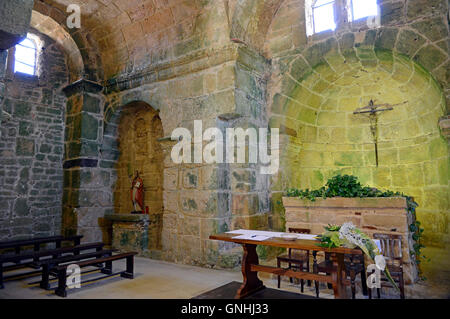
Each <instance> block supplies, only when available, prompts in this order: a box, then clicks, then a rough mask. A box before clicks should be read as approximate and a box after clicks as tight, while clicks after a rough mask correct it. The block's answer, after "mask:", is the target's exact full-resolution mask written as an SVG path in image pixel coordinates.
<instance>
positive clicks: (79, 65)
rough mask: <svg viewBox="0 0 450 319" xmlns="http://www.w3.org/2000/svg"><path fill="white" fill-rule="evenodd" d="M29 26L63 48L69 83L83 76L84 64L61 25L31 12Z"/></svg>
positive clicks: (74, 44) (72, 41) (35, 12)
mask: <svg viewBox="0 0 450 319" xmlns="http://www.w3.org/2000/svg"><path fill="white" fill-rule="evenodd" d="M30 26H31V27H32V28H34V29H36V30H38V31H39V32H41V33H43V34H45V35H47V36H48V37H50V38H51V39H53V40H54V41H55V42H57V43H58V44H59V45H60V46H61V47H62V48H63V50H64V53H65V54H66V56H67V66H68V68H69V74H70V78H69V83H72V82H74V81H76V80H78V79H79V78H81V77H82V76H83V72H84V63H83V58H82V57H81V53H80V50H79V49H78V47H77V45H76V43H75V41H74V40H73V38H72V37H71V36H70V35H69V33H68V32H67V31H66V30H65V29H64V28H63V27H61V25H59V24H58V23H57V22H56V21H55V20H53V19H52V18H51V17H49V16H45V15H43V14H41V13H39V12H37V11H35V10H33V12H32V15H31V22H30Z"/></svg>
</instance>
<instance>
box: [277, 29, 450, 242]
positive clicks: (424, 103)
mask: <svg viewBox="0 0 450 319" xmlns="http://www.w3.org/2000/svg"><path fill="white" fill-rule="evenodd" d="M379 32H380V31H379ZM385 32H389V31H385ZM371 34H372V36H371ZM369 39H372V42H370V41H369ZM346 41H348V42H346ZM390 42H391V43H392V44H394V43H397V45H398V43H399V42H398V41H394V40H392V38H391V40H390ZM388 43H389V41H388V39H387V38H384V40H383V37H382V36H380V35H379V33H377V34H375V33H371V32H369V33H367V34H366V37H365V38H364V41H363V42H362V43H360V44H359V45H354V41H353V37H352V36H350V34H349V36H347V37H344V38H340V39H335V38H330V39H328V40H326V41H323V42H321V43H319V44H317V45H314V46H312V47H310V48H308V49H306V50H304V51H303V52H302V54H301V55H299V56H297V57H296V58H295V59H294V60H293V61H292V64H291V65H290V71H289V72H287V74H285V75H284V76H283V78H282V80H281V81H280V82H279V83H278V84H279V87H278V88H281V89H280V90H279V91H278V92H277V93H275V94H274V95H273V100H272V102H273V103H272V105H271V110H270V113H271V116H270V117H271V119H270V121H271V123H270V125H271V126H272V127H279V128H280V129H281V131H282V132H283V133H284V143H285V147H284V148H283V147H282V149H285V150H286V151H285V152H284V154H283V155H282V159H281V165H280V166H281V167H283V169H282V170H281V172H280V174H279V178H278V179H275V183H274V184H273V185H272V189H273V190H276V191H282V190H285V189H286V188H288V187H301V188H310V189H311V188H319V187H321V186H323V184H324V183H325V182H326V180H327V179H328V178H330V177H332V176H333V175H335V174H337V173H342V174H353V175H355V176H358V177H359V178H360V180H361V182H362V183H364V184H369V185H372V186H375V187H378V188H380V189H391V190H396V191H401V192H403V193H405V194H408V195H410V196H414V197H415V199H416V200H417V202H418V203H419V204H420V207H419V208H418V210H417V215H418V219H419V220H420V221H421V222H422V225H424V227H425V229H426V230H427V232H426V233H424V238H425V242H426V243H427V244H439V243H440V242H445V241H447V240H448V232H447V230H446V229H447V228H446V227H447V226H446V223H447V222H446V220H447V216H448V213H449V203H448V198H447V195H446V194H448V191H449V185H448V156H449V155H448V154H449V153H448V145H447V142H446V139H445V137H443V136H442V135H441V132H440V130H439V126H438V121H439V118H440V117H441V116H443V115H444V114H445V112H446V99H445V96H444V94H443V90H442V87H441V85H440V84H439V83H438V82H437V81H436V79H435V78H434V77H433V75H432V74H430V72H428V71H427V70H426V69H425V68H423V67H422V66H421V65H420V64H419V63H417V62H415V60H417V59H414V58H413V59H411V58H409V57H407V56H406V55H404V54H402V53H399V52H398V50H395V51H391V50H389V47H390V48H391V49H393V48H395V45H394V47H392V46H389V45H388ZM419 51H420V49H419ZM414 56H416V55H414ZM311 66H312V67H311ZM370 99H374V100H376V101H377V102H378V103H389V104H397V103H399V104H400V105H398V106H396V107H395V108H394V110H393V111H389V112H386V113H384V114H382V115H380V116H379V120H378V130H379V131H378V134H379V140H378V148H379V154H380V165H379V167H376V166H375V162H374V161H375V157H374V149H373V148H374V146H373V139H372V136H371V132H370V124H369V121H368V119H367V118H364V117H363V116H358V115H353V110H354V109H356V108H357V107H362V106H365V105H367V103H368V102H369V100H370ZM405 101H406V103H404V102H405ZM282 176H284V177H286V176H288V178H287V177H286V178H283V177H282ZM437 234H439V235H437Z"/></svg>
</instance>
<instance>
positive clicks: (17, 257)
mask: <svg viewBox="0 0 450 319" xmlns="http://www.w3.org/2000/svg"><path fill="white" fill-rule="evenodd" d="M104 245H105V244H104V243H102V242H96V243H87V244H81V245H78V246H68V247H63V248H56V249H46V250H41V251H37V252H22V253H20V254H5V255H0V262H1V263H5V262H19V261H22V260H26V259H31V258H39V257H46V256H53V255H59V254H64V253H72V252H73V253H78V252H80V251H83V250H88V249H94V248H97V249H99V248H103V246H104ZM38 263H39V262H37V264H38Z"/></svg>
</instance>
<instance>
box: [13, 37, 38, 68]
mask: <svg viewBox="0 0 450 319" xmlns="http://www.w3.org/2000/svg"><path fill="white" fill-rule="evenodd" d="M36 59H37V46H36V42H35V41H34V40H32V39H31V38H30V37H27V38H25V39H24V40H23V41H22V42H20V43H19V44H17V45H16V48H15V53H14V73H16V72H20V73H25V74H29V75H36Z"/></svg>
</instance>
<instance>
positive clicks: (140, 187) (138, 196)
mask: <svg viewBox="0 0 450 319" xmlns="http://www.w3.org/2000/svg"><path fill="white" fill-rule="evenodd" d="M130 194H131V202H132V203H133V208H134V211H133V212H131V213H132V214H143V212H144V181H143V180H142V178H140V177H139V171H136V177H135V178H134V179H133V182H132V183H131V191H130Z"/></svg>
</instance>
